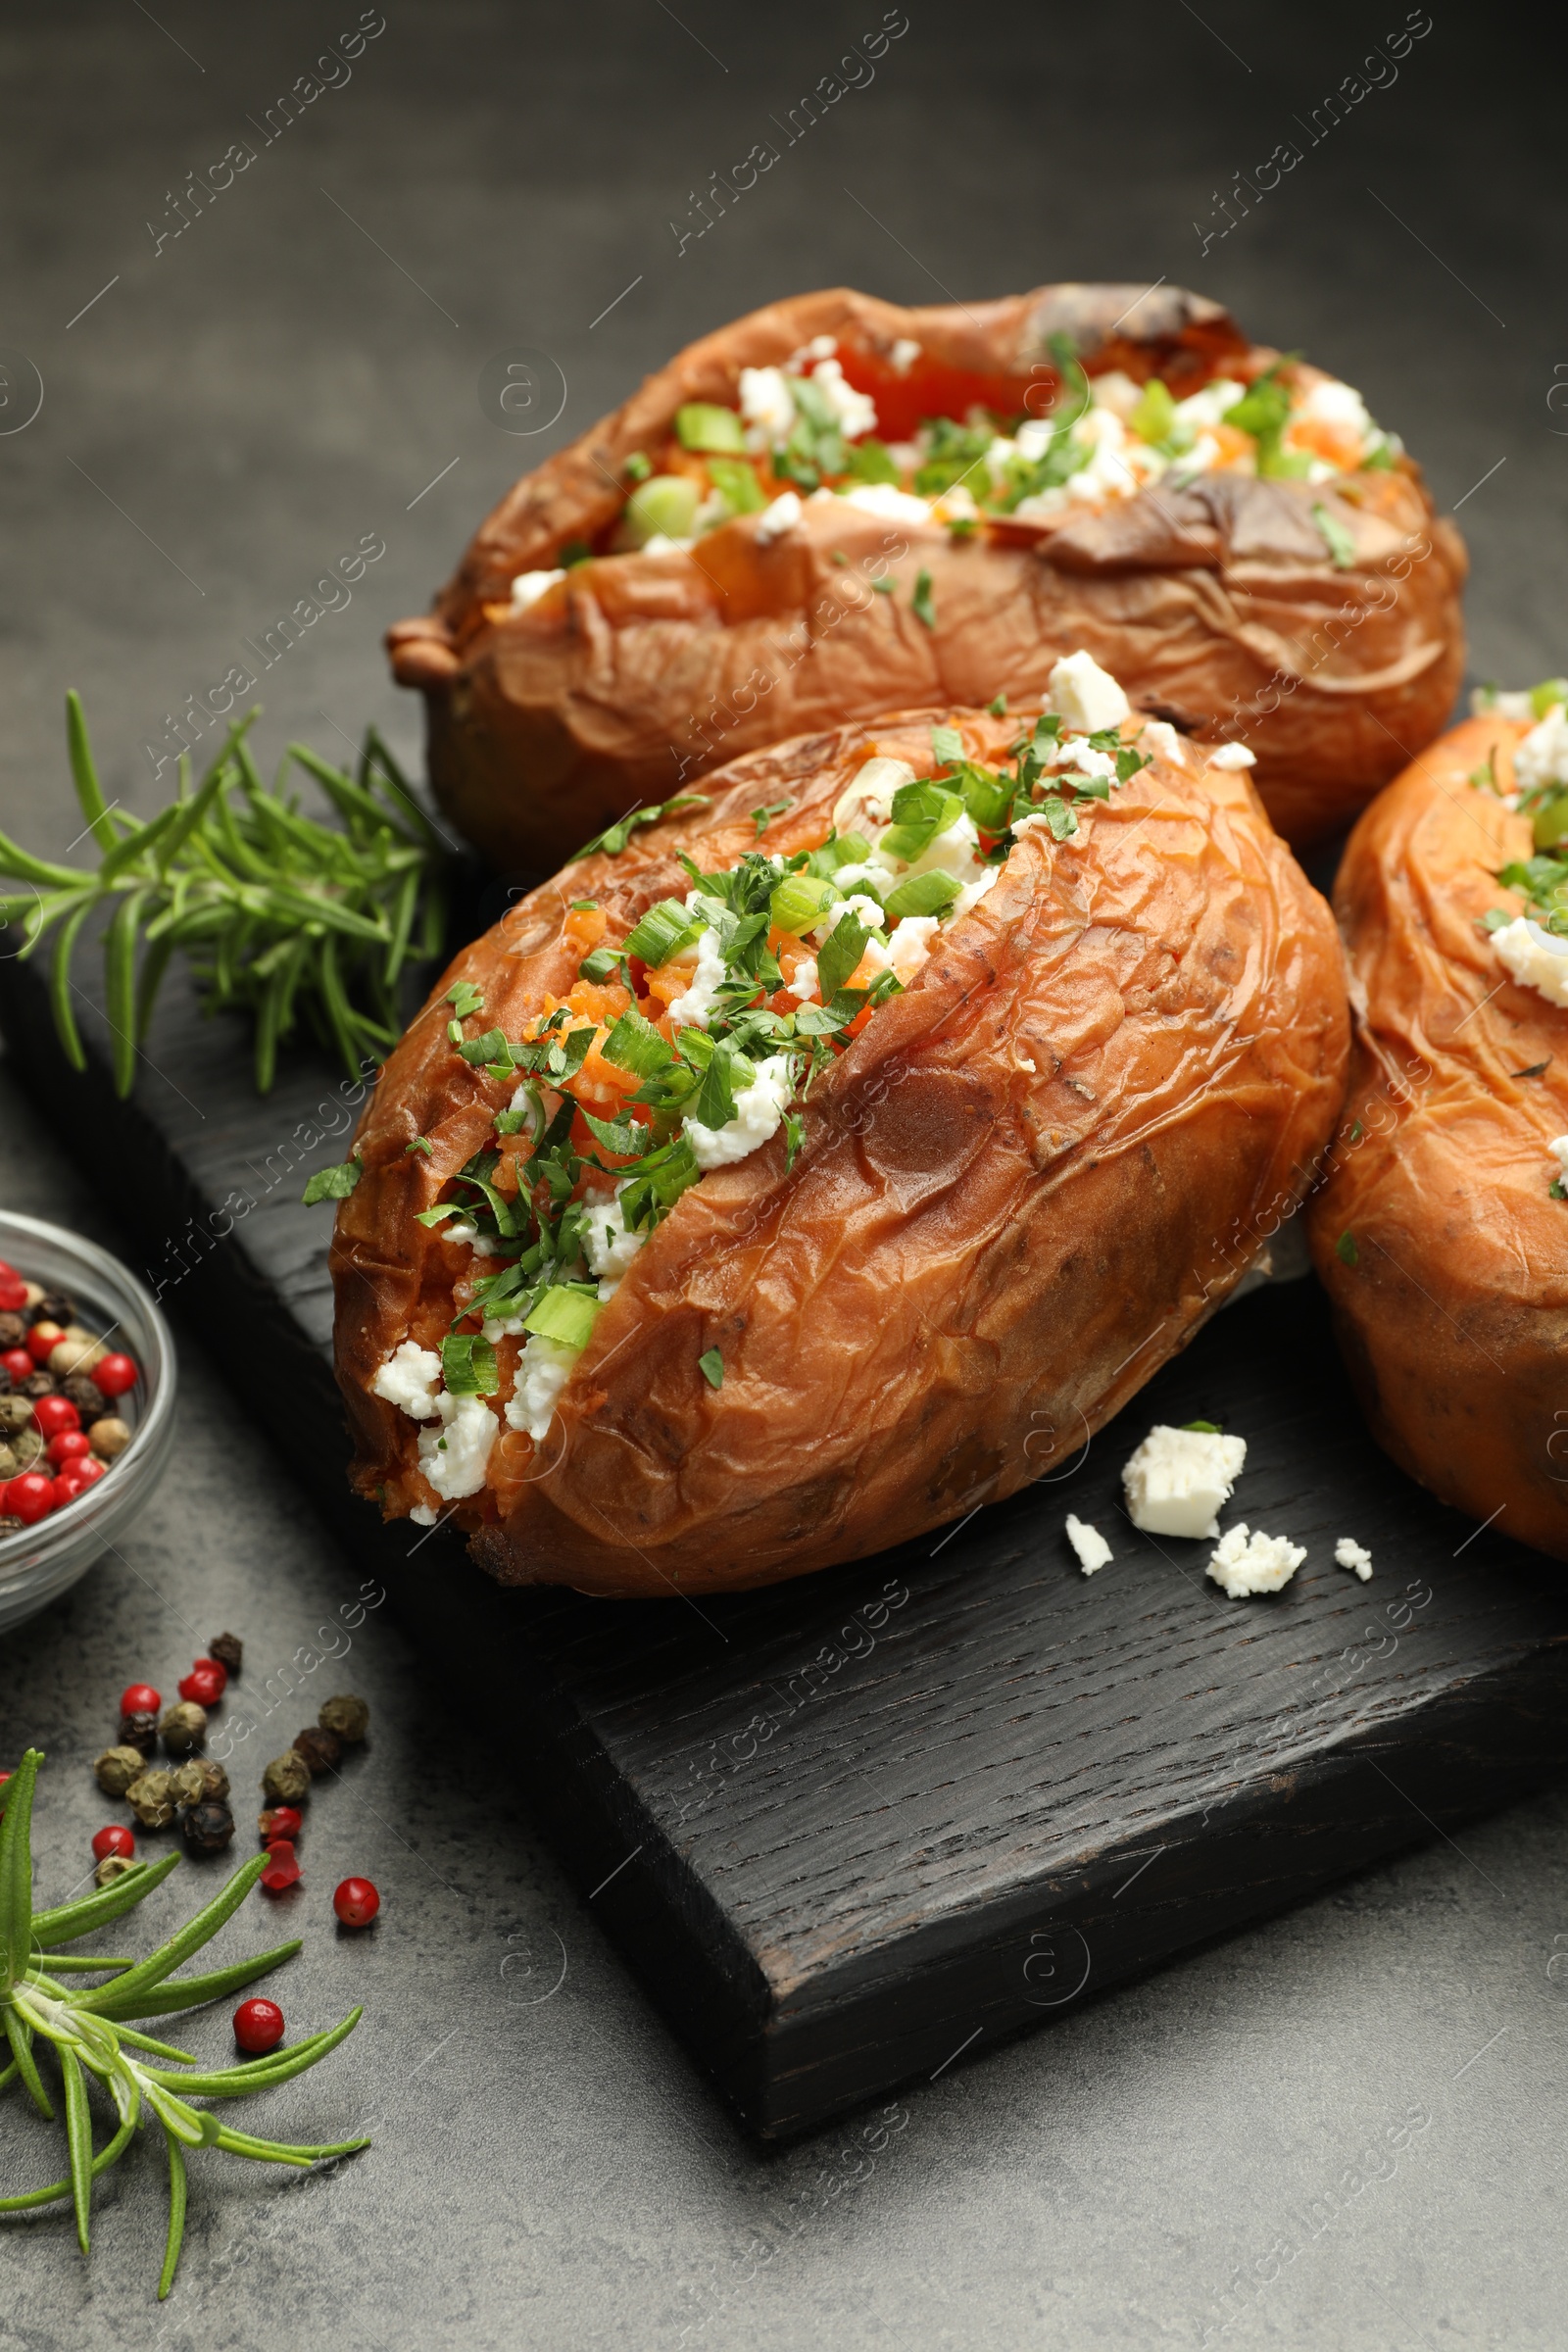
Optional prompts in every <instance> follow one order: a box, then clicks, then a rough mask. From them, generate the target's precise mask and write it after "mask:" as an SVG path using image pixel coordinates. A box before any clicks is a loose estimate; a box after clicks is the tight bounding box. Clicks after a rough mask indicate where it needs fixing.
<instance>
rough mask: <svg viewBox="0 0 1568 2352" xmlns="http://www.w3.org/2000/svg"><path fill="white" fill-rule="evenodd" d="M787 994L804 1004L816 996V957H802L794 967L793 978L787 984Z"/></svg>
mask: <svg viewBox="0 0 1568 2352" xmlns="http://www.w3.org/2000/svg"><path fill="white" fill-rule="evenodd" d="M789 993H790V995H791V996H792V997H794V998H796V999H797V1000H798V1002H799V1003H800V1004H802V1005H805V1004H806V1003H807V1002H808V1001H809V999H810V998H812V997H814V996H815V994H816V957H815V956H802V958H801V960H800V962H799V963H798V964H797V965H796V967H795V977H794V979H793V980H792V981H790V982H789Z"/></svg>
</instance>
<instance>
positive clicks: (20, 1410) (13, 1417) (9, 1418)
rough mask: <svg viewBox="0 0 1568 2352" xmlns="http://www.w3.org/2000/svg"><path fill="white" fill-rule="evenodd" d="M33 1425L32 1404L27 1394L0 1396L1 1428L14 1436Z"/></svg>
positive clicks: (8, 1435)
mask: <svg viewBox="0 0 1568 2352" xmlns="http://www.w3.org/2000/svg"><path fill="white" fill-rule="evenodd" d="M31 1427H32V1405H31V1403H30V1401H29V1400H28V1398H27V1397H20V1396H19V1397H0V1430H3V1431H4V1433H5V1434H6V1436H7V1437H12V1438H14V1437H15V1436H17V1434H18V1432H19V1431H21V1430H24V1429H30V1428H31Z"/></svg>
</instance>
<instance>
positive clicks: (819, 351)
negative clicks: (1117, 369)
mask: <svg viewBox="0 0 1568 2352" xmlns="http://www.w3.org/2000/svg"><path fill="white" fill-rule="evenodd" d="M838 347H839V345H838V337H837V336H836V335H813V336H812V337H811V340H810V341H809V343H803V344H802V346H801V348H800V350H799V351H798V352H797V353H796V354H795V357H796V359H797V360H830V359H831V358H832V357H833V354H834V353H835V352H836V351H837V349H838Z"/></svg>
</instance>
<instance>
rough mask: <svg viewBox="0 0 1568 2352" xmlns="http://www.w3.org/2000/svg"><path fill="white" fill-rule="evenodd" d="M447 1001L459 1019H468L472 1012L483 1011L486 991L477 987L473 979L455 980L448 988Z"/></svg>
mask: <svg viewBox="0 0 1568 2352" xmlns="http://www.w3.org/2000/svg"><path fill="white" fill-rule="evenodd" d="M447 1003H448V1004H449V1005H451V1007H452V1009H453V1011H454V1012H455V1013H456V1014H457V1016H458V1019H459V1020H460V1021H466V1019H467V1017H468V1015H469V1013H470V1012H483V1010H484V991H483V989H479V988H475V987H474V985H473V982H472V981H471V980H455V981H454V982H453V984H452V986H451V987H450V988H449V989H448V990H447Z"/></svg>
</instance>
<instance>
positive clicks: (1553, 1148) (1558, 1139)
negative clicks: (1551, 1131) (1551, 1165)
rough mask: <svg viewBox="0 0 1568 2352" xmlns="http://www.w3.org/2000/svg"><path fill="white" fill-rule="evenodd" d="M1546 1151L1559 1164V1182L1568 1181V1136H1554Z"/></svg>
mask: <svg viewBox="0 0 1568 2352" xmlns="http://www.w3.org/2000/svg"><path fill="white" fill-rule="evenodd" d="M1546 1150H1547V1151H1548V1152H1550V1153H1551V1155H1552V1157H1553V1159H1555V1161H1556V1162H1557V1181H1558V1183H1559V1184H1562V1183H1564V1182H1565V1181H1568V1135H1554V1136H1553V1137H1552V1139H1551V1141H1550V1143H1549V1144H1548V1145H1547V1146H1546Z"/></svg>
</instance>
